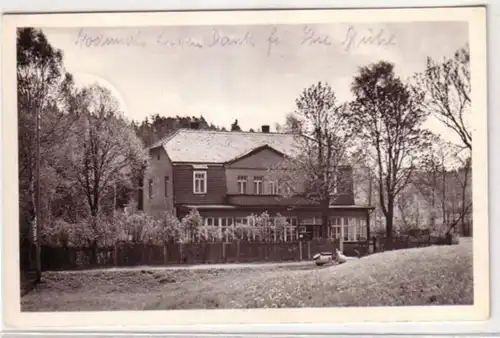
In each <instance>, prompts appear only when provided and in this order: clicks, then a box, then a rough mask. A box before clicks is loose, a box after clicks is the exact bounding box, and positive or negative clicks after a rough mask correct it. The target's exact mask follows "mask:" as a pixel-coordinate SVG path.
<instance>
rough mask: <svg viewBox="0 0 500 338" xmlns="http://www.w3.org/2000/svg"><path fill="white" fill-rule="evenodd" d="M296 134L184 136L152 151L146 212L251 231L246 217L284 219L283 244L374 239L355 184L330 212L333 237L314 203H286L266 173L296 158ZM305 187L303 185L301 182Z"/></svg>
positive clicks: (195, 132)
mask: <svg viewBox="0 0 500 338" xmlns="http://www.w3.org/2000/svg"><path fill="white" fill-rule="evenodd" d="M296 137H297V136H296V135H293V134H283V133H272V132H269V127H268V126H262V132H221V131H212V130H199V129H198V128H197V127H196V126H192V128H191V129H180V130H178V131H176V132H174V133H172V134H171V135H169V136H168V137H166V138H165V139H163V140H161V141H159V142H158V143H156V144H154V145H153V146H151V147H150V148H149V152H150V158H151V160H150V165H149V168H148V170H147V172H146V174H145V177H144V189H143V209H144V212H146V213H147V214H149V215H152V216H159V215H161V214H163V213H164V212H165V211H168V212H170V213H172V214H175V215H176V216H177V217H179V218H182V217H184V216H185V215H186V214H188V213H189V212H190V211H191V210H193V209H196V210H198V212H199V213H200V215H201V216H202V217H203V220H204V223H205V225H207V226H218V227H221V230H222V231H221V233H222V234H223V233H224V229H225V228H226V227H231V226H233V225H234V224H247V225H248V216H250V215H252V214H253V215H257V214H261V213H263V212H265V211H267V212H268V214H269V215H270V216H271V217H275V216H276V215H278V214H280V215H282V216H284V217H286V219H287V221H288V223H289V224H290V227H289V229H287V231H286V232H285V236H284V238H283V239H284V240H286V241H291V240H294V239H297V238H298V237H300V238H314V237H320V235H321V237H327V236H328V237H331V238H332V237H335V238H343V239H344V240H345V241H348V242H356V241H364V240H366V238H367V237H369V214H370V211H371V209H372V208H371V207H368V206H361V205H355V203H354V196H353V182H352V170H350V169H349V167H347V168H346V169H345V171H346V173H347V174H349V175H350V176H349V177H350V178H351V179H350V180H347V182H350V183H348V184H343V185H341V186H339V188H338V191H337V198H335V199H334V201H335V202H334V203H332V205H330V207H329V210H330V221H329V222H330V226H329V227H328V233H327V234H322V232H321V231H320V225H321V219H322V218H321V213H320V207H319V205H318V204H317V203H314V202H312V201H310V200H306V199H304V198H302V197H298V196H295V197H287V198H285V197H283V196H280V195H279V187H278V186H277V184H276V182H273V181H272V180H271V178H270V175H269V173H270V171H269V168H271V167H272V166H274V165H276V164H278V163H280V162H281V161H283V159H284V157H285V156H287V155H292V154H293V152H294V151H296V149H297V147H296V146H295V145H296V142H297V139H296ZM297 183H298V184H300V182H297Z"/></svg>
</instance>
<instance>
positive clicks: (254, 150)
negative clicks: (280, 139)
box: [226, 144, 287, 164]
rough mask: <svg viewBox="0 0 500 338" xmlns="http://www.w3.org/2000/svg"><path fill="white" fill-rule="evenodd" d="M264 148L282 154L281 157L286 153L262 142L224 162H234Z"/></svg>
mask: <svg viewBox="0 0 500 338" xmlns="http://www.w3.org/2000/svg"><path fill="white" fill-rule="evenodd" d="M264 149H267V150H270V151H272V152H274V153H276V154H278V155H280V156H283V157H286V156H287V155H286V154H284V153H282V152H281V151H279V150H276V149H274V148H273V147H270V146H269V145H268V144H264V145H263V146H260V147H257V148H254V149H251V150H250V151H247V152H244V153H243V154H240V155H238V156H236V157H235V158H233V159H231V160H230V161H228V162H226V164H230V163H234V162H238V161H240V160H242V159H244V158H246V157H248V156H252V155H253V154H256V153H258V152H260V151H262V150H264Z"/></svg>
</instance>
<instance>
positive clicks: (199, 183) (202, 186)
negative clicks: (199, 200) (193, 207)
mask: <svg viewBox="0 0 500 338" xmlns="http://www.w3.org/2000/svg"><path fill="white" fill-rule="evenodd" d="M193 193H195V194H206V193H207V172H206V171H204V170H203V171H201V170H195V171H193Z"/></svg>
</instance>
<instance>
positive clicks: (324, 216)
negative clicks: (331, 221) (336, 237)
mask: <svg viewBox="0 0 500 338" xmlns="http://www.w3.org/2000/svg"><path fill="white" fill-rule="evenodd" d="M329 204H330V202H329V201H328V200H326V201H323V202H322V203H321V228H320V233H319V236H320V237H321V238H328V218H329V217H328V216H329V211H330V208H329V207H330V205H329Z"/></svg>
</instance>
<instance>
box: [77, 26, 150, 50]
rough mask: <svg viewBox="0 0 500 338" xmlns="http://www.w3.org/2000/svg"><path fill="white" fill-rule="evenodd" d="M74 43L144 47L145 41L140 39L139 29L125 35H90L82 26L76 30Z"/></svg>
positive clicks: (98, 45)
mask: <svg viewBox="0 0 500 338" xmlns="http://www.w3.org/2000/svg"><path fill="white" fill-rule="evenodd" d="M75 45H77V46H79V47H81V48H92V47H107V46H126V47H145V46H146V45H147V43H146V41H145V40H143V39H142V37H141V31H140V30H137V31H135V32H134V33H133V34H129V35H125V36H113V35H109V36H108V35H105V34H97V35H92V34H91V33H89V32H87V31H85V30H84V29H83V28H82V29H80V30H79V31H78V36H77V38H76V41H75Z"/></svg>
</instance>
